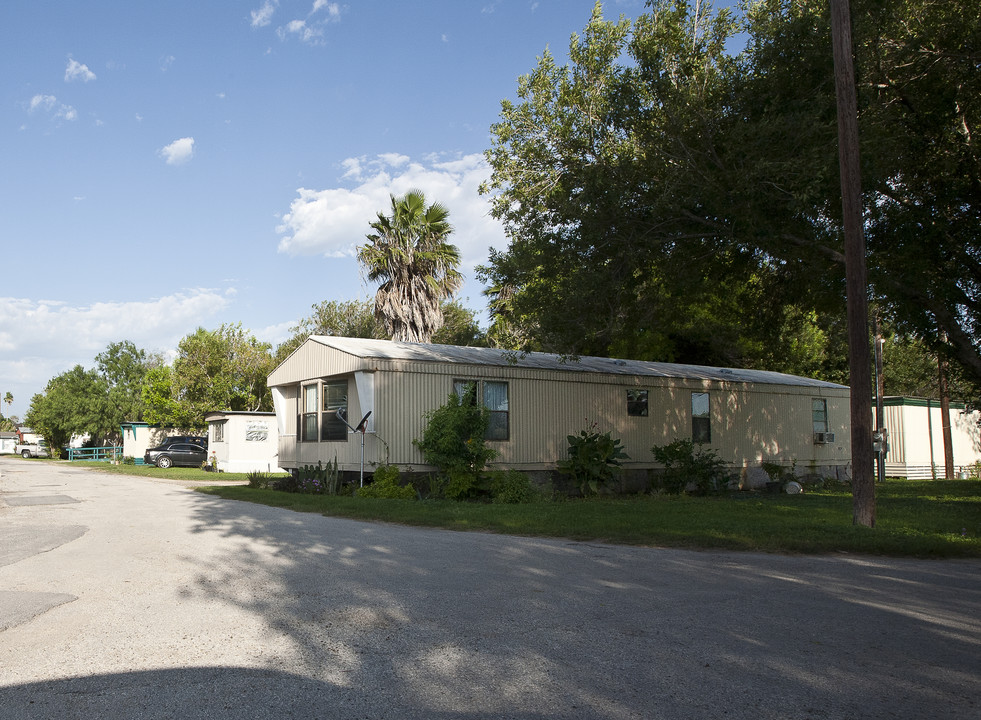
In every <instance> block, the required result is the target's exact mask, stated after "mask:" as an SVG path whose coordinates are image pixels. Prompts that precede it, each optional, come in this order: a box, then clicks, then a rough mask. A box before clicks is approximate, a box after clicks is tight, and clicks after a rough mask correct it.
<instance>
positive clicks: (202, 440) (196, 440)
mask: <svg viewBox="0 0 981 720" xmlns="http://www.w3.org/2000/svg"><path fill="white" fill-rule="evenodd" d="M177 443H193V444H194V445H200V446H201V447H203V448H206V447H208V438H206V437H205V436H203V435H171V436H170V437H166V438H164V439H163V441H162V442H161V443H160V444H159V445H157V447H158V448H163V447H169V446H170V445H175V444H177Z"/></svg>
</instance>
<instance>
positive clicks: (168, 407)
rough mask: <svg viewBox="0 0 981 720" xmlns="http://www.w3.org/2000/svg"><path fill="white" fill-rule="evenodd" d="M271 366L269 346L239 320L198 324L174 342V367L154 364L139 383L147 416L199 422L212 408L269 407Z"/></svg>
mask: <svg viewBox="0 0 981 720" xmlns="http://www.w3.org/2000/svg"><path fill="white" fill-rule="evenodd" d="M272 368H273V356H272V352H271V346H270V345H269V344H268V343H263V342H260V341H259V340H257V339H256V338H255V336H253V335H252V334H250V333H248V332H247V331H245V330H243V329H242V326H241V324H235V325H222V326H221V327H220V328H218V329H217V330H205V329H204V328H198V330H197V331H196V332H194V333H193V334H191V335H187V336H185V337H184V338H183V339H182V340H181V341H180V343H179V344H178V347H177V357H176V358H175V360H174V364H173V367H170V368H168V367H158V368H155V369H154V370H152V371H151V372H150V373H149V374H148V376H147V382H146V383H145V384H144V389H143V402H144V404H145V407H146V419H147V420H148V421H149V422H152V423H164V424H168V425H173V426H176V427H183V428H193V427H201V426H203V425H204V414H205V413H206V412H209V411H214V410H245V411H257V410H261V411H268V410H271V409H272V396H271V395H270V393H269V390H268V388H267V387H266V378H267V376H268V375H269V373H270V371H271V370H272Z"/></svg>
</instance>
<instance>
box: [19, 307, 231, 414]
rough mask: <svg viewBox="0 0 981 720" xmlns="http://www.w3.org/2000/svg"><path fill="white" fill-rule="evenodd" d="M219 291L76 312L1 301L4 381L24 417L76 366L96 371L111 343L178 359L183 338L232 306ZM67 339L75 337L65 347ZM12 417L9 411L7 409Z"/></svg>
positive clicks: (82, 308) (71, 308) (71, 309)
mask: <svg viewBox="0 0 981 720" xmlns="http://www.w3.org/2000/svg"><path fill="white" fill-rule="evenodd" d="M228 302H229V301H228V299H227V298H226V297H225V296H224V295H222V294H220V293H218V292H217V291H214V290H208V289H194V290H187V291H185V292H183V293H177V294H174V295H169V296H167V297H162V298H156V299H153V300H146V301H133V302H117V303H96V304H94V305H90V306H87V307H74V306H71V305H68V304H67V303H64V302H60V301H52V300H34V299H27V298H10V297H0V377H2V378H3V380H4V386H3V391H4V392H7V391H10V392H11V393H12V394H13V396H14V405H13V407H12V408H11V412H12V413H13V414H15V415H19V416H20V417H21V418H23V416H24V413H25V412H27V408H28V407H29V405H30V401H31V397H33V395H34V394H36V393H41V392H44V387H45V385H47V383H48V381H49V380H50V379H51V378H53V377H55V376H56V375H60V374H61V373H64V372H67V371H68V370H71V369H72V368H73V367H74V366H75V365H82V366H83V367H85V368H91V367H94V366H95V356H96V355H98V354H99V353H100V352H102V351H103V350H105V349H106V346H108V345H109V343H113V342H119V341H122V340H129V341H131V342H132V343H134V344H135V345H136V346H137V347H140V348H143V349H145V350H147V351H149V352H162V353H165V354H166V355H169V356H173V353H174V349H175V348H176V347H177V343H178V342H180V340H181V338H182V337H184V336H185V335H187V334H188V333H190V332H194V330H195V328H197V327H199V326H200V325H201V324H202V322H203V321H205V320H206V319H207V318H209V317H211V316H213V315H215V314H217V313H219V312H221V311H222V310H224V309H225V308H226V307H227V306H228ZM66 338H70V341H69V342H66V340H65V339H66ZM3 412H4V414H7V408H6V407H4V409H3Z"/></svg>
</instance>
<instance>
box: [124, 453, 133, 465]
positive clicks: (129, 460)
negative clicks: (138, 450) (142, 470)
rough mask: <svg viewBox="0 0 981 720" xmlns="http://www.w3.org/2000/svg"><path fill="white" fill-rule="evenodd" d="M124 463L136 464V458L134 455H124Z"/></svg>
mask: <svg viewBox="0 0 981 720" xmlns="http://www.w3.org/2000/svg"><path fill="white" fill-rule="evenodd" d="M123 465H136V458H135V457H133V456H132V455H124V456H123Z"/></svg>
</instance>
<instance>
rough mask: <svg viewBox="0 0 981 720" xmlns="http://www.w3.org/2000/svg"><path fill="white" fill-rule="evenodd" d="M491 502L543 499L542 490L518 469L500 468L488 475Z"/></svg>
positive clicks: (518, 501)
mask: <svg viewBox="0 0 981 720" xmlns="http://www.w3.org/2000/svg"><path fill="white" fill-rule="evenodd" d="M490 490H491V498H492V502H495V503H500V504H509V505H516V504H519V503H532V502H537V501H539V500H541V499H543V493H542V491H541V490H540V489H539V488H538V487H536V486H535V484H534V483H533V482H532V481H531V478H529V477H528V476H527V475H525V474H524V473H523V472H520V471H518V470H501V471H497V472H493V473H491V475H490Z"/></svg>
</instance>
